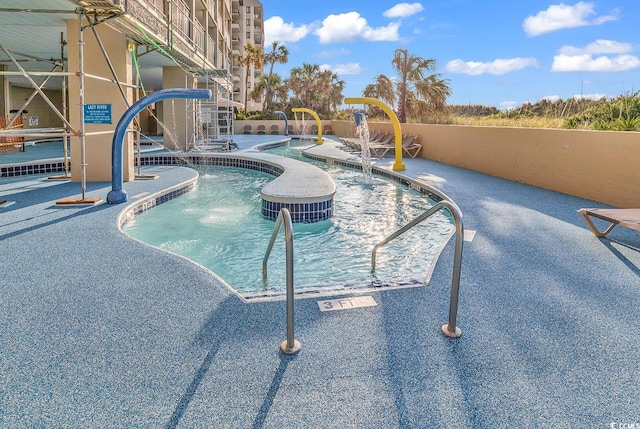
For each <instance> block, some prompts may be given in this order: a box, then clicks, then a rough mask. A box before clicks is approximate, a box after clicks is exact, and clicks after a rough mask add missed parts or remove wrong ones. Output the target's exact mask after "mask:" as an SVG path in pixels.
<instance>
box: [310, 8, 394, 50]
mask: <svg viewBox="0 0 640 429" xmlns="http://www.w3.org/2000/svg"><path fill="white" fill-rule="evenodd" d="M399 28H400V24H398V23H396V22H392V23H390V24H389V25H387V26H385V27H378V28H372V27H370V26H369V25H368V24H367V20H366V19H364V18H363V17H362V16H360V14H359V13H358V12H347V13H341V14H339V15H329V16H327V17H326V18H325V19H324V20H323V21H322V26H321V27H320V28H318V29H317V30H316V31H315V32H314V34H315V35H316V36H318V38H319V39H320V43H323V44H327V43H339V42H351V41H354V40H357V39H364V40H369V41H375V42H377V41H395V40H398V39H399V36H398V29H399Z"/></svg>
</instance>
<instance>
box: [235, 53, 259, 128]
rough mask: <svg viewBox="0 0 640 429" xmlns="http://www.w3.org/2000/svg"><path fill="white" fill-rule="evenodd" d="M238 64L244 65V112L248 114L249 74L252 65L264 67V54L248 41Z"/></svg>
mask: <svg viewBox="0 0 640 429" xmlns="http://www.w3.org/2000/svg"><path fill="white" fill-rule="evenodd" d="M238 64H240V65H241V66H242V67H244V71H245V75H244V113H245V115H246V114H247V103H248V101H249V76H250V74H249V73H250V71H251V66H253V67H254V68H262V66H263V65H264V54H263V53H262V52H261V51H260V49H258V48H256V47H255V46H253V45H252V44H251V43H247V44H246V45H245V46H244V56H242V57H238Z"/></svg>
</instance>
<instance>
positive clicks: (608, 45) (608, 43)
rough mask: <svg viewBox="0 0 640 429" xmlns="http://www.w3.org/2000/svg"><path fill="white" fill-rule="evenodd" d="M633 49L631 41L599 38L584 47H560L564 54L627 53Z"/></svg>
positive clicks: (561, 52)
mask: <svg viewBox="0 0 640 429" xmlns="http://www.w3.org/2000/svg"><path fill="white" fill-rule="evenodd" d="M632 50H633V46H632V45H631V43H623V42H616V41H614V40H602V39H598V40H596V41H595V42H593V43H589V44H588V45H587V46H585V47H584V48H576V47H575V46H569V45H565V46H563V47H562V48H560V51H559V53H560V54H562V55H583V54H589V55H590V54H625V53H627V52H631V51H632Z"/></svg>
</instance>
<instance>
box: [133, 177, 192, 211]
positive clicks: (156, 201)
mask: <svg viewBox="0 0 640 429" xmlns="http://www.w3.org/2000/svg"><path fill="white" fill-rule="evenodd" d="M195 187H196V183H195V181H194V182H191V183H187V184H186V185H185V186H182V187H180V188H177V189H174V190H172V191H170V192H167V193H166V194H162V195H159V196H157V197H155V198H151V199H149V200H146V201H144V202H143V203H141V204H139V205H137V206H135V207H133V208H132V210H131V214H133V216H134V217H135V216H138V215H139V214H141V213H144V212H146V211H147V210H151V209H152V208H154V207H155V206H158V205H160V204H162V203H166V202H167V201H170V200H172V199H174V198H176V197H179V196H180V195H184V194H186V193H187V192H191V191H192V190H193V189H194V188H195Z"/></svg>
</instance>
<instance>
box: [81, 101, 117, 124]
mask: <svg viewBox="0 0 640 429" xmlns="http://www.w3.org/2000/svg"><path fill="white" fill-rule="evenodd" d="M84 123H85V124H111V123H112V122H111V104H85V105H84Z"/></svg>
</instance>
